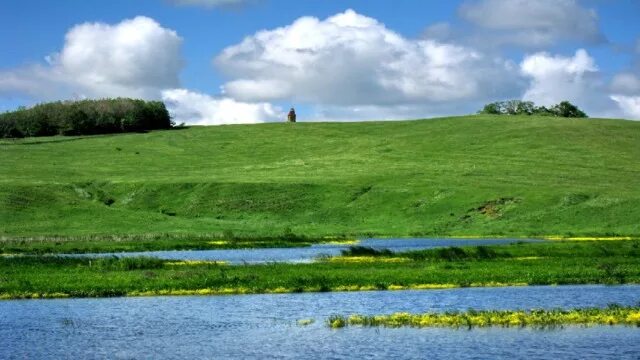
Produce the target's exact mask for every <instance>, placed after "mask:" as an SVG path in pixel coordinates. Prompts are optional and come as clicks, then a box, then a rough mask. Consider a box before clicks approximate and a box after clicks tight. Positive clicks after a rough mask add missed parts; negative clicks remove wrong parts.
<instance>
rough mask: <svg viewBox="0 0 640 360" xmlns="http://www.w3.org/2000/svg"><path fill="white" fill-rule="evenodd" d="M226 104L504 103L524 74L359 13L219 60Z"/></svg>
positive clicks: (247, 45)
mask: <svg viewBox="0 0 640 360" xmlns="http://www.w3.org/2000/svg"><path fill="white" fill-rule="evenodd" d="M214 63H215V65H216V66H217V67H218V68H219V69H220V70H221V71H222V72H223V73H224V74H226V75H227V76H228V77H229V78H230V81H228V82H227V83H226V84H224V86H223V91H224V93H225V95H226V96H230V97H233V98H236V99H239V100H242V101H251V102H253V101H273V100H285V99H286V100H295V101H299V102H306V103H315V104H324V105H328V106H358V105H377V106H385V105H388V106H398V105H403V104H416V103H443V102H448V103H453V102H460V101H470V100H474V99H478V98H494V97H501V96H503V95H504V94H506V93H508V92H510V91H513V89H514V88H516V87H517V85H518V84H519V83H518V81H517V67H516V66H514V65H513V64H511V63H509V62H508V61H503V60H501V59H499V58H490V57H487V56H484V55H483V54H481V53H478V52H476V51H474V50H473V49H470V48H467V47H462V46H457V45H453V44H446V43H440V42H437V41H434V40H429V39H427V40H410V39H406V38H404V37H402V36H401V35H399V34H397V33H395V32H393V31H391V30H389V29H387V28H386V27H385V26H384V24H381V23H379V22H378V21H376V20H375V19H372V18H369V17H366V16H363V15H360V14H357V13H356V12H354V11H353V10H347V11H345V12H344V13H340V14H337V15H335V16H332V17H329V18H327V19H326V20H319V19H317V18H314V17H303V18H300V19H298V20H296V21H295V22H294V23H293V24H291V25H289V26H285V27H281V28H277V29H273V30H264V31H260V32H258V33H256V34H254V35H253V36H249V37H247V38H245V39H244V41H242V42H241V43H239V44H237V45H234V46H231V47H228V48H226V49H224V50H223V52H222V53H221V54H220V55H218V56H217V57H216V58H215V59H214Z"/></svg>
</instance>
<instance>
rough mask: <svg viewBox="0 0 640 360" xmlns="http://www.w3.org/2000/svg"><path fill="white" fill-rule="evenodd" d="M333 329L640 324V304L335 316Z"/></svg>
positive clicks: (540, 327)
mask: <svg viewBox="0 0 640 360" xmlns="http://www.w3.org/2000/svg"><path fill="white" fill-rule="evenodd" d="M326 323H327V325H328V326H329V327H331V328H334V329H335V328H343V327H347V326H366V327H378V326H381V327H391V328H397V327H417V328H425V327H452V328H468V329H471V328H475V327H492V326H494V327H506V328H509V327H516V328H522V327H532V328H537V329H548V328H558V327H563V326H567V325H579V326H594V325H624V326H634V327H640V307H622V306H619V305H610V306H608V307H606V308H579V309H571V310H563V309H552V310H542V309H534V310H500V311H499V310H481V311H476V310H468V311H463V312H457V311H456V312H444V313H424V314H410V313H406V312H402V313H394V314H391V315H350V316H341V315H333V316H331V317H329V318H328V319H327V321H326Z"/></svg>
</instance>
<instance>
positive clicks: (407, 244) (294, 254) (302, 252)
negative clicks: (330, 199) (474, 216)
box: [73, 238, 543, 264]
mask: <svg viewBox="0 0 640 360" xmlns="http://www.w3.org/2000/svg"><path fill="white" fill-rule="evenodd" d="M518 241H527V242H532V241H543V240H522V239H516V240H514V239H424V238H419V239H418V238H416V239H363V240H360V241H359V243H358V244H357V245H359V246H368V247H372V248H374V249H389V250H392V251H409V250H420V249H430V248H436V247H447V246H475V245H495V244H510V243H514V242H518ZM347 248H349V245H335V244H314V245H312V246H310V247H302V248H266V249H231V250H187V251H184V250H183V251H146V252H129V253H103V254H80V255H73V256H82V257H85V256H114V255H115V256H118V257H122V256H153V257H158V258H162V259H171V260H221V261H227V262H229V263H232V264H241V263H248V264H255V263H266V262H310V261H313V259H315V258H317V257H319V256H325V255H331V256H333V255H339V254H340V251H341V250H344V249H347Z"/></svg>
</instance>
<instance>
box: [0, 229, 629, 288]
mask: <svg viewBox="0 0 640 360" xmlns="http://www.w3.org/2000/svg"><path fill="white" fill-rule="evenodd" d="M639 244H640V241H638V240H630V241H607V242H597V241H591V242H590V241H575V242H569V241H567V242H560V241H559V242H542V243H521V244H514V245H496V246H490V247H489V248H490V249H491V250H492V251H489V253H490V254H493V252H495V256H493V255H490V256H488V257H487V258H483V259H479V258H468V257H466V258H464V259H460V258H457V259H451V258H450V257H449V256H445V257H444V258H439V257H437V256H436V255H429V254H431V253H433V254H439V252H438V251H437V249H431V250H423V251H417V252H408V253H398V254H393V255H391V256H368V257H363V258H367V259H374V260H375V261H369V260H367V261H354V262H350V261H345V262H340V261H336V262H330V261H320V262H316V263H308V264H287V263H270V264H263V265H237V266H236V265H221V264H215V263H197V262H196V263H192V264H189V265H188V266H174V265H172V263H175V260H158V259H149V258H133V259H132V258H106V259H96V258H93V259H92V258H71V257H56V256H14V257H0V298H31V297H42V298H46V297H100V296H102V297H104V296H126V295H129V296H143V295H144V296H151V295H224V294H248V293H293V292H321V291H371V290H405V289H447V288H454V287H479V286H523V285H564V284H640V251H639V249H638V245H639ZM460 249H463V250H464V252H465V254H472V255H474V254H478V253H484V250H480V251H478V248H477V247H475V248H474V247H469V248H460ZM412 253H415V254H417V255H416V256H415V257H414V258H413V259H412V258H411V254H412ZM457 253H458V250H456V254H457ZM438 256H439V255H438ZM474 256H475V255H474ZM483 256H484V255H483ZM385 259H390V260H394V261H383V260H385ZM396 259H402V260H401V261H395V260H396Z"/></svg>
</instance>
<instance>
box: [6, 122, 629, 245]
mask: <svg viewBox="0 0 640 360" xmlns="http://www.w3.org/2000/svg"><path fill="white" fill-rule="evenodd" d="M638 144H640V123H637V122H632V121H621V120H597V119H557V118H545V117H540V118H538V117H517V116H468V117H456V118H443V119H434V120H425V121H403V122H366V123H297V124H261V125H238V126H218V127H192V128H189V129H184V130H179V131H154V132H151V133H147V134H119V135H107V136H95V137H72V138H63V137H45V138H37V139H35V138H34V139H25V140H19V141H9V140H0V153H1V154H2V156H1V157H0V173H2V177H0V236H4V237H6V238H16V237H18V238H22V239H24V238H25V237H26V238H29V237H38V236H39V237H42V238H47V237H51V238H58V239H60V238H64V237H68V238H71V239H74V238H81V237H84V236H104V237H108V236H115V237H122V236H142V237H144V236H148V237H155V238H161V237H162V236H163V234H172V235H176V238H179V237H180V236H191V235H193V236H204V235H207V234H215V235H216V236H217V237H220V238H221V237H222V234H224V233H225V232H231V233H233V234H235V235H236V236H238V237H245V236H254V237H271V238H276V237H280V236H281V235H282V234H285V233H287V232H290V233H294V234H304V235H306V236H309V237H312V238H322V237H324V236H334V235H338V236H344V237H355V236H362V235H364V236H367V235H373V236H433V235H437V236H460V235H473V236H496V235H498V236H500V235H501V236H530V237H542V236H548V235H553V236H562V237H610V236H622V237H624V236H638V235H640V222H638V219H639V218H640V207H638V206H637V204H638V203H639V202H640V187H639V186H638V181H637V179H638V178H640V162H638V159H640V146H638ZM168 238H171V237H168ZM223 240H224V239H223Z"/></svg>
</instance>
